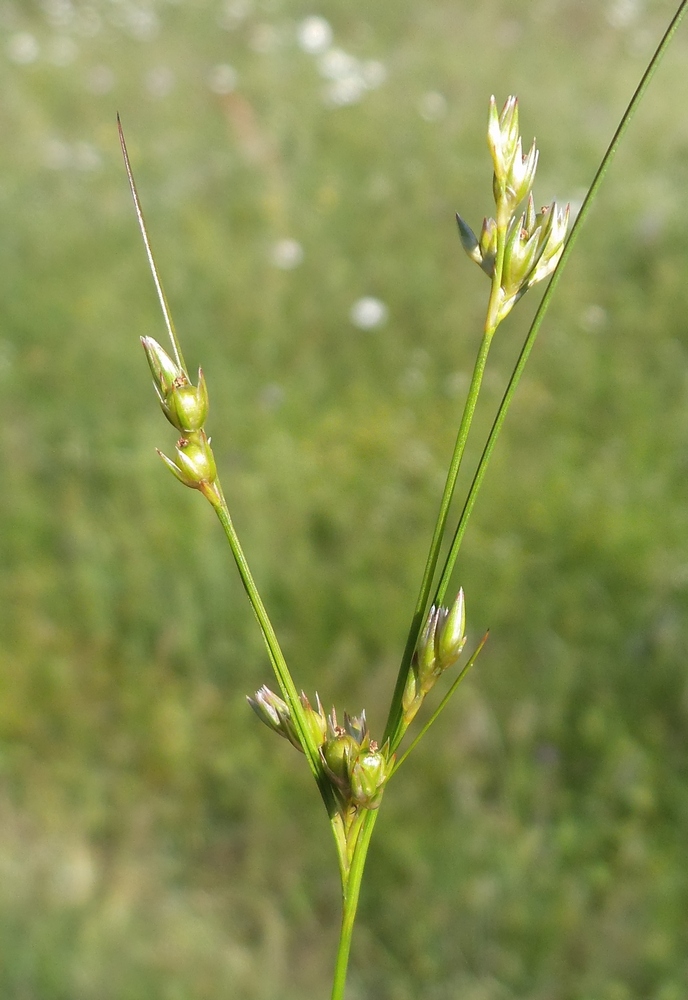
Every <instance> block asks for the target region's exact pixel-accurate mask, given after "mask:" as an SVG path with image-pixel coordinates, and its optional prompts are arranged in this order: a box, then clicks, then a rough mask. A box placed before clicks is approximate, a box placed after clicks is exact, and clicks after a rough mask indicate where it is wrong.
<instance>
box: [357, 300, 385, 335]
mask: <svg viewBox="0 0 688 1000" xmlns="http://www.w3.org/2000/svg"><path fill="white" fill-rule="evenodd" d="M387 316H388V309H387V306H386V305H385V304H384V302H382V301H380V299H376V298H374V296H372V295H365V296H364V297H363V298H362V299H358V300H357V301H356V302H354V304H353V305H352V307H351V311H350V313H349V319H350V320H351V322H352V323H353V325H354V326H357V327H358V328H359V329H360V330H374V329H375V327H378V326H382V325H383V324H384V323H385V322H386V321H387Z"/></svg>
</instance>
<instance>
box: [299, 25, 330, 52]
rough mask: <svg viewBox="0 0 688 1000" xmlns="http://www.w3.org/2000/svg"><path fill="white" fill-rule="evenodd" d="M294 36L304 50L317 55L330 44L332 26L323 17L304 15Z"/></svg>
mask: <svg viewBox="0 0 688 1000" xmlns="http://www.w3.org/2000/svg"><path fill="white" fill-rule="evenodd" d="M296 37H297V38H298V42H299V45H300V47H301V48H302V49H303V51H304V52H308V53H310V54H311V55H314V56H317V55H320V53H321V52H325V51H326V50H327V49H328V48H329V47H330V45H331V44H332V28H331V26H330V22H329V21H326V20H325V18H324V17H317V16H315V15H312V16H311V17H306V18H304V20H303V21H302V22H301V24H300V25H299V26H298V29H297V32H296Z"/></svg>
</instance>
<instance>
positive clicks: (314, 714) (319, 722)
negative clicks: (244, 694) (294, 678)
mask: <svg viewBox="0 0 688 1000" xmlns="http://www.w3.org/2000/svg"><path fill="white" fill-rule="evenodd" d="M299 700H300V701H301V705H302V706H303V713H304V717H305V720H306V725H307V726H308V728H309V729H310V732H311V735H312V737H313V742H314V743H315V744H316V746H318V747H320V746H322V744H323V743H324V742H325V740H326V739H327V718H326V717H325V712H324V711H323V707H322V705H321V704H320V698H319V697H318V695H317V694H316V696H315V706H316V707H315V708H313V707H312V706H311V703H310V702H309V700H308V698H307V697H306V695H305V694H304V693H303V691H302V692H301V695H300V699H299ZM247 701H248V703H249V705H250V706H251V708H252V709H253V711H254V712H255V713H256V715H257V716H258V718H259V719H260V720H261V722H264V723H265V725H266V726H268V727H269V728H270V729H274V731H275V732H276V733H279V735H280V736H284V738H285V739H286V740H289V742H290V743H291V744H292V746H295V747H296V749H297V750H301V751H303V747H302V746H301V740H300V739H299V735H298V733H297V731H296V727H295V726H294V720H293V719H292V715H291V709H290V708H289V705H287V703H286V701H284V699H283V698H280V696H279V695H277V694H275V693H274V691H271V690H270V688H269V687H266V686H265V685H263V687H262V688H260V690H258V691H256V695H255V698H247Z"/></svg>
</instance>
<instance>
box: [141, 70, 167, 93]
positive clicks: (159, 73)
mask: <svg viewBox="0 0 688 1000" xmlns="http://www.w3.org/2000/svg"><path fill="white" fill-rule="evenodd" d="M144 86H145V88H146V90H147V92H148V94H149V95H150V97H157V98H161V97H167V95H168V94H170V93H171V92H172V88H173V87H174V73H173V72H172V70H171V69H169V67H167V66H156V67H155V69H151V70H149V71H148V72H147V73H146V76H145V80H144Z"/></svg>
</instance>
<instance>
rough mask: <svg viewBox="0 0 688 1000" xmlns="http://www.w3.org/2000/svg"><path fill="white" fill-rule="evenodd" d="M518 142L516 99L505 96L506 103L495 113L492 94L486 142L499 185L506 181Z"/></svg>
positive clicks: (495, 106) (495, 107) (495, 105)
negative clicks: (499, 111)
mask: <svg viewBox="0 0 688 1000" xmlns="http://www.w3.org/2000/svg"><path fill="white" fill-rule="evenodd" d="M517 142H518V100H517V98H516V97H513V96H512V97H509V98H507V101H506V104H505V105H504V107H503V108H502V110H501V113H499V114H498V113H497V104H496V102H495V99H494V96H493V97H491V98H490V113H489V118H488V126H487V144H488V146H489V147H490V153H491V154H492V162H493V164H494V172H495V177H496V178H497V181H498V183H499V184H500V185H504V184H505V183H506V179H507V175H508V172H509V170H510V168H511V164H512V162H513V159H514V156H515V154H516V145H517Z"/></svg>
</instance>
